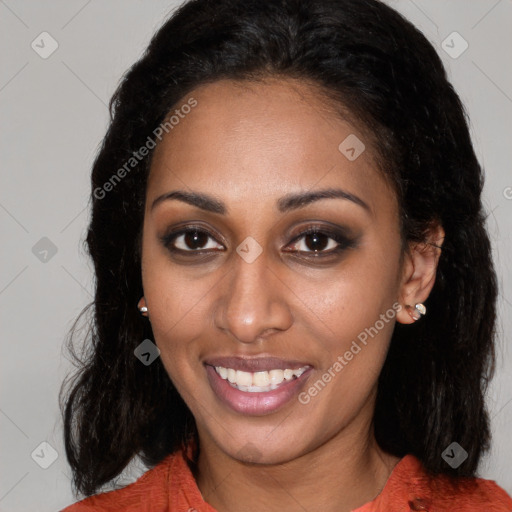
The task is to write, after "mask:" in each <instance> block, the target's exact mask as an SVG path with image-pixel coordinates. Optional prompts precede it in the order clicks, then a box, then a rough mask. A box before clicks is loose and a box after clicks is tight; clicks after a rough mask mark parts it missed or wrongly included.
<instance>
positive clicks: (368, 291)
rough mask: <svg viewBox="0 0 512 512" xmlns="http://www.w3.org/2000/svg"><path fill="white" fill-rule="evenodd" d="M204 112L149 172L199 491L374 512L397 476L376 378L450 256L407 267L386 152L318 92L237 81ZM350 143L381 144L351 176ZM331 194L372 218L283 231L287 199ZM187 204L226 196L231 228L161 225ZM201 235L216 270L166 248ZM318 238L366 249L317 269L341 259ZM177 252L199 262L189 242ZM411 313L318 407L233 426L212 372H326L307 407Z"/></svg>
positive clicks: (170, 359) (173, 351) (151, 270)
mask: <svg viewBox="0 0 512 512" xmlns="http://www.w3.org/2000/svg"><path fill="white" fill-rule="evenodd" d="M190 96H193V97H194V98H195V99H196V100H197V102H198V104H197V106H196V107H195V108H194V109H193V110H192V111H191V112H190V113H189V114H188V115H187V116H186V117H185V118H184V119H182V120H180V123H179V124H178V125H176V126H175V127H174V129H173V130H172V131H170V132H169V133H168V135H166V136H165V137H164V139H163V140H162V142H161V143H160V144H159V145H158V146H157V148H156V149H155V153H154V157H153V161H152V166H151V170H150V175H149V178H148V186H147V195H146V211H145V218H144V227H143V240H142V254H143V257H142V277H143V287H144V297H143V298H142V299H141V301H140V302H139V306H143V305H146V306H147V307H148V317H149V320H150V322H151V326H152V329H153V333H154V336H155V342H156V344H157V345H158V347H159V349H160V351H161V360H162V363H163V364H164V366H165V368H166V370H167V372H168V374H169V376H170V378H171V380H172V381H173V383H174V385H175V386H176V388H177V389H178V391H179V392H180V394H181V395H182V397H183V398H184V400H185V401H186V403H187V405H188V406H189V408H190V409H191V411H192V413H193V415H194V417H195V419H196V423H197V428H198V432H199V439H200V458H199V463H198V469H197V473H196V475H195V476H196V480H197V483H198V487H199V489H200V491H201V493H202V495H203V497H204V498H205V500H206V501H208V502H209V503H210V504H211V505H212V506H214V507H215V508H216V509H217V510H219V511H220V512H231V511H233V512H234V511H237V512H239V511H240V510H244V511H249V512H250V511H256V510H258V511H259V510H262V509H263V510H267V511H274V510H276V511H277V510H279V511H282V510H287V511H296V510H297V511H299V510H300V511H303V510H323V511H326V512H329V511H337V512H343V511H349V510H352V509H354V508H357V507H359V506H361V505H363V504H364V503H366V502H368V501H370V500H372V499H374V498H375V496H376V495H377V494H378V493H379V492H380V491H381V489H382V488H383V487H384V485H385V483H386V480H387V479H388V477H389V475H390V473H391V471H392V469H393V467H394V466H395V465H396V463H397V462H398V459H397V458H396V457H393V456H391V455H389V454H386V453H385V452H383V451H382V450H381V449H380V448H379V447H378V446H377V444H376V442H375V439H374V435H373V430H372V417H373V410H374V403H375V396H376V385H377V378H378V375H379V372H380V370H381V368H382V365H383V363H384V359H385V356H386V353H387V349H388V346H389V341H390V338H391V334H392V330H393V326H394V322H395V321H399V322H401V323H412V322H413V321H414V320H413V318H412V317H411V316H410V314H409V312H408V311H407V310H406V309H405V308H404V307H403V306H405V305H406V304H415V303H417V302H424V301H425V300H426V298H427V297H428V295H429V293H430V290H431V288H432V286H433V284H434V280H435V271H436V266H437V261H438V257H439V253H438V250H436V249H435V248H433V247H432V246H431V245H428V244H417V245H414V246H413V245H411V246H410V247H409V248H408V249H409V250H408V251H406V252H405V253H404V255H403V259H402V260H401V258H400V256H401V254H402V246H401V241H400V232H399V218H398V205H397V200H396V196H395V194H394V192H393V191H392V189H391V188H390V186H389V185H388V184H387V182H386V180H385V179H384V178H383V176H382V174H381V173H380V171H379V170H378V169H377V166H376V164H375V159H376V156H375V154H374V152H373V150H372V148H371V144H370V143H369V141H368V140H366V138H365V136H364V135H363V133H362V132H361V131H360V130H359V129H358V128H357V127H356V126H354V125H352V124H350V123H349V122H348V121H346V120H344V119H342V118H341V117H340V116H339V115H338V114H336V113H335V112H334V111H333V109H332V108H329V107H328V105H327V104H326V103H325V100H322V99H321V96H320V95H319V94H318V91H317V90H315V88H314V87H312V86H311V85H308V84H306V83H303V82H298V81H294V80H292V79H269V80H266V81H265V82H257V83H243V84H240V83H235V82H233V81H228V80H223V81H219V82H215V83H213V84H208V85H206V86H201V87H199V88H197V89H196V90H195V91H193V93H191V94H190ZM186 100H187V98H185V100H184V101H183V103H185V101H186ZM350 134H356V135H357V136H358V137H359V139H361V140H363V141H365V140H366V144H365V145H366V150H365V151H364V152H363V153H362V154H361V155H360V156H359V157H358V158H357V159H356V160H354V161H349V160H348V159H347V158H346V157H345V156H344V155H343V154H342V153H341V152H340V151H339V150H338V146H339V144H340V142H341V141H343V140H344V139H345V138H346V137H347V136H348V135H350ZM331 187H332V188H341V189H343V190H345V191H347V192H349V193H351V194H354V195H355V196H357V197H359V198H360V199H362V200H363V201H364V202H365V203H366V204H367V205H368V207H369V208H368V209H365V208H364V207H362V206H360V205H358V204H356V203H354V202H352V201H350V200H347V199H341V198H335V199H322V200H319V201H315V202H312V203H310V204H308V205H306V206H303V207H301V208H297V209H295V210H291V211H287V212H285V213H282V212H280V211H279V210H278V208H277V206H276V204H277V203H276V202H277V201H278V200H279V199H280V198H282V197H283V196H285V195H287V194H292V193H298V192H303V191H314V190H320V189H325V188H331ZM174 190H183V191H188V192H191V191H194V192H198V193H205V194H208V195H210V196H213V197H215V198H216V199H217V200H219V201H222V202H223V203H225V206H226V209H227V212H226V214H224V215H223V214H219V213H212V212H207V211H203V210H202V209H200V208H198V207H196V206H192V205H190V204H187V203H185V202H183V201H179V200H167V201H162V202H160V203H159V204H158V205H157V206H155V207H154V208H151V205H152V203H153V201H154V200H155V199H156V198H157V197H159V196H161V195H162V194H165V193H167V192H170V191H174ZM190 223H193V224H194V225H197V224H199V225H200V226H201V228H202V229H203V228H204V229H205V230H208V231H209V232H210V233H211V236H212V238H206V239H205V243H207V246H206V248H207V250H209V251H210V252H209V253H206V255H205V253H203V255H202V256H201V255H197V254H192V256H188V257H187V256H181V255H177V254H173V253H171V252H170V251H169V248H166V247H165V246H164V243H163V242H162V241H161V240H160V238H161V237H162V236H164V235H165V234H167V233H169V232H171V231H175V230H177V228H178V227H182V226H183V225H184V224H190ZM311 225H314V226H317V227H318V228H319V231H322V228H334V229H337V227H338V229H339V227H344V228H345V229H346V230H348V231H346V232H347V233H350V234H351V236H352V238H353V239H354V240H355V242H354V244H353V246H351V247H348V248H346V249H345V250H343V251H342V252H340V253H339V254H338V255H334V256H329V257H319V256H317V257H316V258H315V256H312V255H313V254H314V252H313V249H314V248H315V247H317V248H318V247H319V246H321V247H320V251H324V252H327V251H329V250H330V249H331V248H333V247H336V246H338V243H337V242H336V241H334V240H333V239H331V238H328V236H329V235H325V236H323V237H322V236H321V237H320V239H319V240H318V241H317V245H316V246H315V245H314V241H313V243H312V240H311V236H310V235H307V236H302V237H301V238H299V239H297V240H295V241H294V239H296V238H297V236H298V235H299V233H300V230H301V228H306V227H308V226H311ZM248 236H250V237H252V238H253V239H255V240H256V241H257V243H258V244H259V246H260V247H261V249H262V252H261V254H260V255H259V256H258V257H257V258H256V259H255V261H253V262H252V263H247V262H246V261H245V260H244V259H242V258H241V257H240V256H239V254H238V253H237V252H236V248H237V247H238V246H239V245H240V244H241V243H242V241H244V240H245V239H246V237H248ZM443 237H444V232H443V230H442V228H441V227H437V228H436V229H433V230H432V232H431V235H430V238H429V240H428V241H429V242H434V243H436V244H438V245H439V244H440V243H442V238H443ZM308 243H309V245H307V244H308ZM173 244H174V246H175V247H176V246H177V247H179V248H182V249H183V248H184V250H186V249H187V248H188V250H189V251H193V250H194V248H193V247H194V246H193V247H192V248H190V245H188V246H187V245H186V243H185V242H184V237H183V236H182V237H179V238H178V239H175V240H174V242H173ZM171 245H172V244H171ZM195 247H197V246H195ZM203 247H205V246H203ZM286 248H288V249H290V248H293V249H295V250H296V251H297V250H298V251H302V253H297V252H295V253H291V252H287V251H286V250H285V249H286ZM195 250H196V251H197V250H198V249H195ZM188 254H190V252H189V253H188ZM396 302H398V303H400V304H401V305H402V309H401V310H400V311H399V312H398V314H397V315H396V318H393V319H392V320H391V321H389V322H388V323H386V324H385V326H384V328H382V329H381V330H380V331H379V332H378V334H377V335H376V336H374V337H373V338H370V341H369V342H368V344H367V345H366V346H364V348H363V349H362V350H361V352H359V353H358V354H357V355H355V356H354V358H353V359H352V360H351V361H350V362H349V363H348V364H347V365H346V366H345V367H344V368H343V370H342V371H341V372H338V373H337V374H336V377H335V378H333V379H332V380H331V382H330V383H329V384H328V385H327V386H325V387H324V389H322V390H321V392H319V393H318V394H317V395H316V396H315V397H313V398H311V400H310V401H309V403H307V404H301V403H300V402H299V401H298V400H296V399H292V400H291V401H290V402H289V403H287V404H286V405H285V406H284V407H283V408H281V409H279V410H277V411H275V412H272V413H270V414H265V415H260V416H248V415H244V414H240V413H237V412H235V411H233V410H231V409H229V408H228V407H227V406H226V405H225V404H223V403H222V402H221V401H220V400H219V399H218V397H217V396H216V394H215V393H214V392H213V391H212V389H211V387H210V385H209V382H208V380H207V377H206V371H205V367H204V365H203V362H204V361H205V359H208V358H211V357H214V356H247V357H251V356H274V357H279V358H282V359H294V360H299V361H306V362H308V363H309V364H311V365H312V366H313V371H312V372H311V374H310V376H309V378H308V380H307V383H306V386H305V388H304V389H307V388H308V386H309V385H310V384H311V383H314V382H315V381H317V380H318V379H321V377H322V375H323V374H325V372H326V371H327V370H328V369H329V368H330V367H332V365H333V363H334V362H335V361H336V359H337V358H338V356H340V355H343V354H344V353H345V352H346V351H347V350H349V348H350V346H351V343H352V341H353V340H355V339H357V336H358V334H360V333H361V332H362V331H364V329H365V328H368V327H370V326H373V325H374V324H375V322H376V321H377V320H378V319H379V315H381V314H383V313H385V312H386V311H387V310H389V309H390V308H391V307H392V305H393V304H394V303H396ZM427 314H428V313H427ZM251 461H256V462H257V463H256V464H252V463H251ZM242 504H243V505H242Z"/></svg>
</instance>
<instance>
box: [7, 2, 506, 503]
mask: <svg viewBox="0 0 512 512" xmlns="http://www.w3.org/2000/svg"><path fill="white" fill-rule="evenodd" d="M389 3H390V4H391V5H392V6H394V7H395V8H396V9H398V10H399V11H400V12H402V13H403V14H404V15H405V16H406V17H407V18H408V19H410V20H411V21H412V22H413V23H415V24H416V25H417V26H418V27H419V28H420V29H421V30H422V31H423V32H424V33H425V35H426V36H427V37H428V38H429V40H430V41H431V42H432V43H433V44H434V45H435V46H436V48H437V49H438V51H439V53H440V54H441V56H442V58H443V60H444V62H445V63H446V66H447V68H448V72H449V74H450V77H451V79H452V81H453V83H454V85H455V88H456V89H457V91H458V92H459V94H460V96H461V98H462V100H463V101H464V103H465V104H466V106H467V110H468V112H469V114H470V117H471V127H472V136H473V140H474V144H475V147H476V151H477V154H478V156H479V159H480V161H481V162H482V163H483V165H484V167H485V169H486V174H487V178H486V185H485V204H486V208H487V211H488V212H489V217H488V228H489V231H490V234H491V237H492V240H493V249H494V254H495V260H496V264H497V271H498V274H499V280H500V286H501V295H500V302H499V315H500V316H499V324H498V331H499V346H498V369H497V375H496V377H495V379H494V381H493V383H492V386H491V389H490V393H489V406H490V409H491V416H492V427H493V432H494V438H493V447H492V451H491V452H490V453H489V455H488V456H487V457H486V458H485V459H484V461H483V463H482V465H481V468H480V473H481V475H482V476H484V477H486V478H491V479H495V480H496V481H497V482H498V483H499V484H500V485H502V486H503V487H504V488H505V489H506V490H507V491H508V492H509V493H512V471H511V470H510V469H511V462H510V461H511V459H512V439H511V436H510V426H511V423H512V422H511V420H512V376H511V374H512V372H511V369H512V355H511V350H510V339H511V335H512V320H511V319H512V309H511V306H512V294H511V287H512V280H511V277H512V276H511V271H510V267H511V254H512V250H511V249H512V247H511V239H510V233H511V231H512V230H511V222H512V220H511V219H512V215H511V213H512V175H511V172H510V160H511V159H510V157H511V156H512V155H511V151H510V143H509V140H510V134H511V126H510V120H511V110H512V99H511V98H512V73H511V71H510V61H509V60H508V58H507V57H506V55H507V54H509V53H510V49H511V47H512V46H511V43H512V41H511V39H512V36H511V34H512V31H511V30H510V27H511V21H512V1H511V0H471V1H468V0H434V1H432V0H431V1H427V0H395V1H392V0H389ZM176 5H177V2H173V1H171V0H166V1H161V0H153V1H151V2H142V1H140V0H124V1H121V0H108V1H103V2H99V1H98V0H89V1H83V0H80V1H78V0H73V1H70V0H67V1H64V0H58V1H57V0H55V1H41V2H36V1H28V0H6V1H0V16H1V21H0V34H1V36H0V37H1V43H2V44H1V54H2V66H1V70H0V109H1V112H0V116H1V120H2V138H1V152H2V173H1V179H2V186H1V189H0V229H1V239H2V265H1V268H0V315H1V326H2V357H1V359H0V365H1V367H0V372H1V373H0V379H1V395H0V432H1V435H0V449H1V453H0V464H1V467H0V511H9V512H15V511H31V512H36V511H52V510H53V511H55V510H58V509H59V508H61V507H64V506H65V505H67V504H69V503H71V502H72V501H73V496H72V494H71V490H70V481H69V474H70V471H69V467H68V466H67V463H66V460H65V455H64V451H63V445H62V427H61V422H60V416H59V411H58V403H57V396H58V391H59V387H60V384H61V382H62V379H63V378H64V376H65V375H66V373H67V372H68V371H69V370H70V363H69V362H68V360H67V359H66V357H65V356H64V354H63V352H62V345H63V340H64V338H65V335H66V333H67V331H68V329H69V328H70V326H71V324H72V321H73V319H74V318H75V317H76V316H77V315H78V313H79V312H80V311H81V309H82V308H83V307H84V306H85V305H86V304H87V303H88V302H89V301H90V300H91V298H92V295H91V292H92V289H93V288H92V283H93V274H92V265H91V263H90V262H89V261H88V259H87V258H86V257H85V254H84V252H83V250H82V247H81V240H82V238H83V237H84V234H85V228H86V225H87V221H88V215H89V212H88V210H87V201H88V192H89V173H90V168H91V164H92V161H93V158H94V155H95V153H96V151H97V148H98V144H99V142H100V140H101V138H102V136H103V135H104V132H105V129H106V127H107V121H108V111H107V107H106V104H107V103H108V100H109V98H110V96H111V95H112V93H113V92H114V89H115V87H116V84H117V83H118V81H119V79H120V77H121V75H122V74H123V72H124V71H125V70H126V69H127V68H128V67H129V66H130V65H131V64H132V63H133V62H135V60H136V59H137V58H138V57H139V56H140V55H141V53H142V52H143V50H144V49H145V46H146V44H147V43H148V42H149V38H150V37H151V35H152V34H153V33H154V31H155V30H156V29H157V27H158V26H159V25H160V24H161V22H162V20H163V18H164V16H165V15H166V14H167V13H168V12H169V11H170V10H172V9H173V8H174V7H175V6H176ZM45 31H46V32H48V33H49V34H51V37H52V38H53V39H54V40H56V41H57V43H58V45H59V46H58V49H57V50H56V51H55V52H54V53H53V54H52V55H50V56H49V57H48V58H46V59H43V58H42V57H41V56H40V55H39V54H38V53H36V51H35V50H34V49H33V48H32V47H31V43H32V41H35V43H34V44H38V45H39V47H36V48H37V49H38V51H39V52H48V51H49V50H50V49H51V41H50V40H49V39H48V36H40V34H41V33H42V32H45ZM454 31H456V32H458V33H459V34H460V35H461V36H462V37H463V38H464V40H466V41H467V43H468V44H469V47H468V48H467V50H466V51H465V52H464V53H462V54H461V55H459V56H457V58H454V57H453V55H455V54H457V53H459V52H460V51H461V50H462V49H463V44H464V43H463V41H462V40H461V39H460V38H458V36H456V35H455V36H451V35H450V34H452V33H453V32H454ZM447 37H448V39H447ZM42 38H44V40H43V42H41V39H42ZM444 40H446V42H445V45H449V46H451V47H452V48H451V49H450V48H448V50H449V51H450V52H451V53H452V56H450V55H449V54H448V53H446V52H445V51H444V50H443V46H442V42H443V41H444ZM507 62H508V64H507ZM43 237H47V238H48V239H49V240H50V241H51V244H50V243H49V242H48V240H43V241H40V240H41V239H42V238H43ZM36 244H38V245H36ZM52 244H53V245H54V246H55V248H56V249H57V252H56V253H55V254H54V255H52V252H51V245H52ZM34 246H36V249H34V250H33V247H34ZM45 248H46V249H48V248H50V252H48V253H47V254H46V253H44V252H42V251H43V250H44V249H45ZM461 250H463V248H461ZM44 259H46V261H44ZM42 260H43V261H42ZM477 270H478V269H475V271H477ZM448 412H449V411H447V413H448ZM42 442H48V443H49V444H50V445H51V446H52V447H53V449H54V450H55V451H56V454H57V459H56V460H55V462H53V464H51V465H50V466H49V467H48V468H47V469H43V468H42V467H40V464H43V465H44V464H48V463H50V462H52V460H53V458H52V452H51V449H50V448H48V447H45V445H43V446H40V443H42ZM34 450H35V452H34ZM32 453H34V456H33V458H32V457H31V454H32ZM36 460H37V462H38V463H39V464H38V463H36ZM140 471H141V470H140V468H139V469H137V468H135V469H134V471H133V472H132V473H129V472H128V473H127V479H126V481H130V480H131V479H133V478H135V477H136V476H137V475H138V474H140Z"/></svg>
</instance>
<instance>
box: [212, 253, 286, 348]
mask: <svg viewBox="0 0 512 512" xmlns="http://www.w3.org/2000/svg"><path fill="white" fill-rule="evenodd" d="M264 254H265V251H264V252H263V253H262V254H261V255H260V256H259V257H258V258H257V259H256V260H255V261H253V262H252V263H247V262H246V261H244V260H243V259H242V258H241V257H239V256H238V255H237V254H234V255H233V258H234V260H235V261H234V262H233V263H232V265H233V266H232V271H230V272H229V274H228V275H227V276H226V278H225V279H223V280H222V281H221V283H219V286H220V287H221V288H220V297H219V300H218V301H217V304H216V310H215V325H216V327H217V328H219V329H221V330H223V331H226V332H228V333H229V334H230V335H231V336H232V337H234V338H235V339H236V340H237V341H239V342H241V343H254V342H257V341H258V340H260V339H262V338H263V337H265V336H267V335H270V334H272V333H273V332H278V331H285V330H287V329H289V328H290V326H291V325H292V323H293V317H292V314H291V311H290V309H289V304H288V303H287V300H286V297H287V294H291V293H292V292H291V291H290V290H289V288H287V287H286V285H285V284H284V283H283V282H282V281H281V280H280V279H279V276H278V275H277V273H276V270H273V269H271V268H270V267H269V265H268V262H267V259H266V257H265V256H264Z"/></svg>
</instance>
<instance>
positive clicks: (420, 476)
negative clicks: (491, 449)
mask: <svg viewBox="0 0 512 512" xmlns="http://www.w3.org/2000/svg"><path fill="white" fill-rule="evenodd" d="M396 469H397V475H396V476H397V478H396V479H395V482H394V485H393V489H391V490H392V491H394V492H395V493H396V496H397V497H398V495H400V496H401V499H402V500H403V501H404V505H405V501H407V508H405V507H404V510H423V511H429V512H453V511H455V510H456V511H461V512H477V511H478V512H481V511H484V510H485V511H486V512H512V499H511V497H510V496H509V495H508V494H507V493H506V492H505V491H504V490H503V489H502V488H501V487H499V486H498V485H497V484H496V482H494V481H492V480H485V479H483V478H452V477H449V476H446V475H438V476H435V477H434V476H429V475H427V473H426V471H425V469H424V467H423V465H422V463H421V462H420V461H419V460H418V459H417V458H416V457H414V456H412V455H407V456H406V457H404V458H403V459H402V460H401V461H400V463H399V464H398V465H397V468H396ZM390 483H391V482H390Z"/></svg>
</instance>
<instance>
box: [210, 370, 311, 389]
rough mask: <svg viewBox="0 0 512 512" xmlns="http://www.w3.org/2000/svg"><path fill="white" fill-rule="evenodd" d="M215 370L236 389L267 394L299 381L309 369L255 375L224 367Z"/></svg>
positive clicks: (257, 373) (260, 372) (275, 371)
mask: <svg viewBox="0 0 512 512" xmlns="http://www.w3.org/2000/svg"><path fill="white" fill-rule="evenodd" d="M214 368H215V371H216V372H217V374H218V375H220V377H221V379H224V380H227V381H228V382H229V384H230V385H231V386H232V387H234V388H235V389H239V390H240V391H245V392H248V393H266V392H267V391H272V390H274V389H278V388H279V386H281V384H282V383H283V382H289V381H291V380H293V379H298V378H299V377H300V376H301V375H302V374H303V373H304V372H305V371H306V370H307V369H308V366H303V367H301V368H298V369H297V370H292V369H291V368H286V369H284V370H281V369H278V368H277V369H273V370H270V371H259V372H253V373H251V372H244V371H242V370H235V369H234V368H225V367H224V366H215V367H214Z"/></svg>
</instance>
